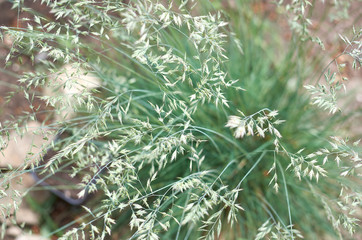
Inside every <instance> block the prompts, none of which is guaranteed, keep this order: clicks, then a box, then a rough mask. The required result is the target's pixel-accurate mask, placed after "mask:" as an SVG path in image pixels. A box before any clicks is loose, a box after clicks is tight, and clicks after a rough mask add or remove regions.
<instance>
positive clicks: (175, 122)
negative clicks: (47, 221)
mask: <svg viewBox="0 0 362 240" xmlns="http://www.w3.org/2000/svg"><path fill="white" fill-rule="evenodd" d="M44 2H45V3H46V4H48V5H49V7H50V8H51V9H52V13H53V14H54V16H55V17H56V20H49V19H47V18H45V17H43V16H39V15H34V17H33V18H32V19H29V20H24V21H29V22H30V21H31V24H29V25H28V28H27V29H23V31H19V30H17V29H9V28H5V27H3V28H2V29H3V30H4V31H5V32H6V34H9V35H11V36H12V37H13V38H14V47H13V48H12V52H11V55H12V56H16V55H17V54H22V55H27V56H29V57H30V58H31V59H35V56H36V55H37V54H39V53H42V52H44V53H47V58H46V59H45V60H43V61H42V62H41V63H38V64H37V71H36V72H32V73H27V74H25V75H24V76H23V78H22V79H21V80H20V81H21V82H22V83H25V84H26V85H27V87H28V88H30V87H41V88H44V89H45V88H50V89H52V91H54V92H55V94H49V95H44V96H43V97H42V99H43V100H44V101H45V102H47V104H48V105H49V106H51V107H52V108H53V109H54V110H53V111H49V117H50V118H51V119H53V123H51V124H48V125H47V126H46V125H45V123H44V128H45V127H47V128H48V129H51V130H55V131H57V133H61V132H64V131H66V132H69V133H70V134H69V136H68V137H67V138H65V139H62V141H58V142H55V143H54V145H58V146H59V152H58V153H57V154H56V155H55V156H54V157H53V158H52V159H51V160H50V161H49V162H47V163H43V162H39V161H38V162H37V163H36V164H33V165H32V166H31V168H32V169H35V170H38V171H41V167H45V169H48V170H49V171H51V172H57V171H61V169H62V168H59V166H61V165H63V164H65V163H71V164H73V171H72V172H71V174H72V175H73V176H74V175H77V174H78V173H79V172H81V171H82V170H83V169H85V168H88V170H89V171H88V172H87V173H86V174H84V173H82V174H84V175H82V176H83V180H82V184H81V185H82V188H83V189H84V191H82V192H80V194H79V197H82V196H83V195H84V194H85V193H86V192H88V191H90V192H96V191H97V192H99V193H101V194H100V195H101V197H100V198H101V200H99V201H97V202H96V203H95V202H94V201H92V202H91V203H92V204H88V205H87V206H86V207H84V208H85V209H86V210H87V211H88V213H87V216H86V217H85V218H84V219H83V220H84V222H83V223H82V224H80V226H79V227H77V228H75V229H73V230H70V231H68V232H67V233H65V234H64V235H63V238H64V239H78V237H79V239H82V236H83V235H84V236H87V237H83V239H84V238H86V239H98V238H99V239H105V238H106V236H107V235H112V233H115V232H117V231H119V230H120V229H122V226H126V225H128V226H130V230H129V231H128V234H129V236H128V238H129V239H199V238H201V239H218V237H219V236H222V237H223V239H254V238H255V239H299V238H302V236H303V237H304V238H305V239H321V238H324V237H325V236H327V235H328V236H330V237H332V238H338V237H339V238H341V239H342V238H344V239H346V238H348V236H352V235H353V233H354V232H355V230H356V227H357V226H358V225H359V221H358V219H357V218H358V216H356V215H355V211H356V210H357V209H358V208H360V207H361V199H362V198H361V197H362V195H361V184H360V176H358V171H360V170H358V168H360V167H361V158H360V157H359V156H358V152H360V151H361V146H360V145H359V143H358V142H357V141H355V143H353V141H348V140H343V139H345V138H347V137H349V138H352V139H354V138H356V136H353V135H351V134H350V135H349V136H345V135H342V136H341V134H343V131H342V130H341V126H343V124H344V122H345V121H347V120H349V119H351V118H352V117H353V116H352V114H351V113H349V112H348V109H342V110H340V111H339V110H338V106H337V95H338V94H337V92H338V90H339V89H341V88H342V87H343V86H344V85H343V81H340V80H337V78H336V77H334V78H333V77H329V76H327V81H326V82H325V83H322V81H320V82H319V85H318V84H317V85H311V82H310V81H312V84H314V83H315V82H317V80H316V79H311V78H312V77H313V76H315V74H316V72H315V71H316V70H315V69H316V68H318V74H319V73H322V74H323V73H324V72H323V71H324V70H323V68H324V66H323V65H322V64H321V59H317V58H315V57H313V56H310V54H309V53H310V52H309V51H307V49H310V48H312V47H315V45H314V43H312V42H311V41H308V40H313V41H319V39H317V38H312V37H310V36H311V35H310V33H309V32H308V31H307V29H306V23H307V22H308V19H306V18H305V17H304V16H305V15H306V13H304V10H303V8H304V7H308V4H307V2H306V1H293V2H295V4H294V5H292V7H290V8H288V7H286V6H285V5H283V3H280V4H281V5H280V6H279V8H281V9H284V10H285V9H287V10H288V9H289V10H288V11H287V12H286V14H287V16H288V18H289V19H295V20H296V21H295V22H293V23H292V30H291V33H293V35H292V37H291V40H287V39H284V38H283V36H282V34H281V32H280V31H281V30H280V28H279V26H278V25H277V24H276V23H275V22H273V21H272V20H270V19H268V18H267V17H265V16H263V15H262V14H255V13H253V12H252V11H251V10H250V9H251V6H252V4H253V3H252V2H248V1H243V3H236V5H235V7H234V8H225V9H223V5H222V4H221V1H220V3H209V2H206V1H200V2H196V1H195V2H193V3H192V1H190V2H188V1H175V2H174V3H173V4H172V5H169V4H161V3H157V2H156V1H136V0H135V1H131V3H130V4H126V3H122V2H121V1H102V3H100V2H98V1H56V2H51V1H44ZM19 4H20V3H19ZM193 4H196V5H195V6H194V8H192V7H191V6H192V5H193ZM15 5H16V4H15ZM24 10H26V9H24ZM220 10H222V13H221V12H219V11H220ZM294 16H303V18H294ZM361 33H362V31H361V30H355V31H354V36H353V37H352V39H353V40H348V39H347V38H346V37H343V38H344V40H345V42H346V43H347V45H348V48H346V50H345V52H344V54H345V55H348V56H350V57H351V58H353V59H354V62H355V67H356V68H359V67H360V64H361V59H360V57H361V54H360V50H361V45H362V43H361V41H360V36H361ZM9 59H10V58H9ZM311 59H315V60H313V61H311ZM64 65H67V66H71V67H68V68H64V67H63V66H64ZM69 69H71V70H70V71H69ZM64 75H66V78H65V79H66V80H65V81H60V80H59V79H61V78H62V79H63V78H64ZM90 76H92V77H93V78H94V77H97V78H99V79H100V81H99V83H98V84H99V85H98V86H97V88H93V89H90V88H87V87H81V85H87V81H90V80H89V79H90V78H89V77H90ZM338 76H339V75H338ZM79 79H83V80H82V81H81V80H79ZM318 81H319V80H318ZM336 83H337V84H336ZM307 84H309V86H308V87H307V88H308V89H309V90H310V91H311V92H312V93H313V94H315V95H314V99H313V101H314V103H315V105H317V106H315V105H312V104H311V98H312V97H311V96H310V95H309V94H308V93H307V91H306V89H305V88H304V85H307ZM323 84H324V85H323ZM64 89H65V90H64ZM74 89H81V90H78V91H74ZM27 90H28V89H25V94H26V97H27V98H28V99H29V100H31V99H33V98H34V97H33V96H32V95H29V94H27ZM318 106H319V107H321V108H318ZM323 109H327V112H325V111H323ZM328 111H329V112H330V113H328ZM65 112H67V114H65ZM359 114H360V113H359ZM59 116H61V117H62V119H61V121H59V122H56V121H55V120H54V119H57V120H59ZM34 118H35V111H34V113H29V114H28V115H27V116H26V117H25V118H22V119H21V120H19V121H20V122H21V124H23V125H24V126H26V122H27V121H29V120H31V119H34ZM352 120H353V119H352ZM15 126H18V125H15ZM12 127H13V126H12V125H9V126H6V127H4V128H3V129H2V132H3V133H4V136H5V132H6V131H8V130H9V129H11V128H12ZM4 139H5V138H4ZM4 142H6V139H5V140H4ZM60 146H61V147H60ZM45 149H47V148H45ZM31 158H36V159H37V160H39V159H40V158H39V156H31ZM40 164H43V166H40ZM14 171H15V172H16V174H19V173H21V172H24V171H25V170H21V169H16V170H14ZM12 174H14V172H7V173H3V174H2V175H3V178H2V180H1V184H2V185H3V186H6V184H7V183H8V182H9V179H11V178H12V176H13V175H12ZM0 191H1V192H3V191H2V190H0ZM4 193H5V192H4ZM97 196H99V195H97ZM20 197H21V196H20ZM33 205H34V206H35V208H39V206H37V205H36V204H35V203H33ZM2 214H7V213H6V212H5V211H4V212H3V213H2ZM41 214H44V213H43V212H42V213H41ZM55 224H56V223H54V224H53V223H52V224H51V226H50V227H49V228H53V225H55ZM63 230H64V229H62V228H59V230H57V231H58V232H61V231H63ZM57 231H56V232H57Z"/></svg>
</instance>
